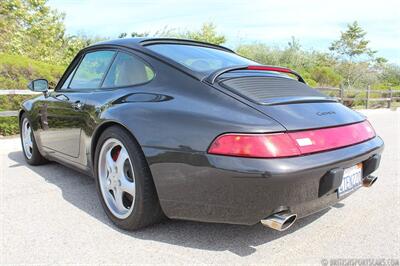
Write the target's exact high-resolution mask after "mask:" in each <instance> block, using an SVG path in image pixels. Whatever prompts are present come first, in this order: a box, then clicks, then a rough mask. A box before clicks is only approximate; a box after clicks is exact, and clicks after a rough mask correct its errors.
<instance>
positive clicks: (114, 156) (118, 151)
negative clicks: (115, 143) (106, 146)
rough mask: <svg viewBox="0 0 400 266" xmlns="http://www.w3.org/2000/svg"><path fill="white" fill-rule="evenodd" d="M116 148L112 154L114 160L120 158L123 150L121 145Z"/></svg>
mask: <svg viewBox="0 0 400 266" xmlns="http://www.w3.org/2000/svg"><path fill="white" fill-rule="evenodd" d="M114 149H115V151H114V153H113V155H112V159H113V160H114V162H116V161H117V160H118V156H119V153H120V152H121V147H115V148H114Z"/></svg>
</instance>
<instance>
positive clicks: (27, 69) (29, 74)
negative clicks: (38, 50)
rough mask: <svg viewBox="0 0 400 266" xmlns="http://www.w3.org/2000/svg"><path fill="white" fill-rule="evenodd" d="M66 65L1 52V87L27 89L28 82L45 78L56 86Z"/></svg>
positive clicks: (52, 85)
mask: <svg viewBox="0 0 400 266" xmlns="http://www.w3.org/2000/svg"><path fill="white" fill-rule="evenodd" d="M64 69H65V66H59V65H54V64H49V63H45V62H41V61H38V60H34V59H31V58H28V57H26V56H21V55H15V54H4V53H0V89H9V90H10V89H25V88H26V86H27V84H28V82H29V81H31V80H33V79H37V78H45V79H47V80H48V81H49V84H50V86H51V87H54V86H55V85H56V83H57V82H58V80H59V78H60V77H61V75H62V74H63V72H64Z"/></svg>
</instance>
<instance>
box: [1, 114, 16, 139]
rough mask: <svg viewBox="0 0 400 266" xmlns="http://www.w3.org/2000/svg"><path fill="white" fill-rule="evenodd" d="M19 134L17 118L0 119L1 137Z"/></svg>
mask: <svg viewBox="0 0 400 266" xmlns="http://www.w3.org/2000/svg"><path fill="white" fill-rule="evenodd" d="M18 133H19V124H18V118H17V117H0V135H3V136H9V135H15V134H18Z"/></svg>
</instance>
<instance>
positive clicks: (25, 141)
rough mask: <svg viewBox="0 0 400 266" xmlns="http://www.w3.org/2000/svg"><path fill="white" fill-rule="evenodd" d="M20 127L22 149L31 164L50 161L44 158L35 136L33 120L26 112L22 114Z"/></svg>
mask: <svg viewBox="0 0 400 266" xmlns="http://www.w3.org/2000/svg"><path fill="white" fill-rule="evenodd" d="M19 129H20V136H21V144H22V151H23V153H24V157H25V160H26V161H27V162H28V163H29V164H30V165H41V164H44V163H47V162H48V161H47V160H46V158H44V157H43V156H42V155H41V154H40V152H39V149H38V146H37V144H36V141H35V137H34V135H33V131H32V126H31V122H30V121H29V119H28V117H27V115H26V114H25V113H24V114H22V117H21V121H20V123H19Z"/></svg>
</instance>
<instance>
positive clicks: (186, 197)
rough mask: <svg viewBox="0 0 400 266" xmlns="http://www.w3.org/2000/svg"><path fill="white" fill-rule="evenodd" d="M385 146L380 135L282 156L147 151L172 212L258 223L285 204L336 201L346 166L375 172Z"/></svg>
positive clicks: (296, 209) (312, 208)
mask: <svg viewBox="0 0 400 266" xmlns="http://www.w3.org/2000/svg"><path fill="white" fill-rule="evenodd" d="M383 146H384V144H383V141H382V139H381V138H379V137H375V138H373V139H371V140H369V141H366V142H363V143H360V144H357V145H354V146H350V147H346V148H342V149H338V150H333V151H328V152H322V153H318V154H312V155H307V156H301V157H294V158H282V159H249V158H238V157H228V156H218V155H204V154H195V153H184V154H182V153H179V152H171V151H155V150H153V151H150V150H147V151H145V153H147V154H149V153H150V154H152V155H153V156H151V157H148V160H149V164H150V168H151V171H152V174H153V177H154V181H155V185H156V188H157V192H158V195H159V199H160V203H161V206H162V208H163V210H164V212H165V214H166V215H167V216H168V217H170V218H179V219H188V220H198V221H206V222H223V223H235V224H255V223H257V222H259V221H260V220H261V219H263V218H265V217H267V216H269V215H270V214H272V213H274V212H277V211H280V210H283V209H287V208H288V209H290V210H291V211H292V212H293V213H297V214H298V216H299V217H304V216H307V215H309V214H311V213H313V212H316V211H319V210H321V209H324V208H326V207H329V206H331V205H333V204H335V203H336V202H338V201H339V200H341V199H339V198H338V197H337V193H336V189H337V187H338V186H339V185H340V182H341V176H340V171H341V170H342V169H344V168H347V167H350V166H353V165H355V164H357V163H360V162H363V163H364V169H363V170H364V171H363V172H365V174H364V176H366V175H368V174H370V173H372V172H373V171H375V170H376V169H377V168H378V166H379V160H380V154H381V153H382V150H383ZM158 155H159V156H163V160H158V159H157V157H158ZM165 158H167V160H165ZM371 158H373V159H371ZM332 173H333V174H332ZM338 173H339V174H338ZM338 176H339V177H338Z"/></svg>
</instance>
